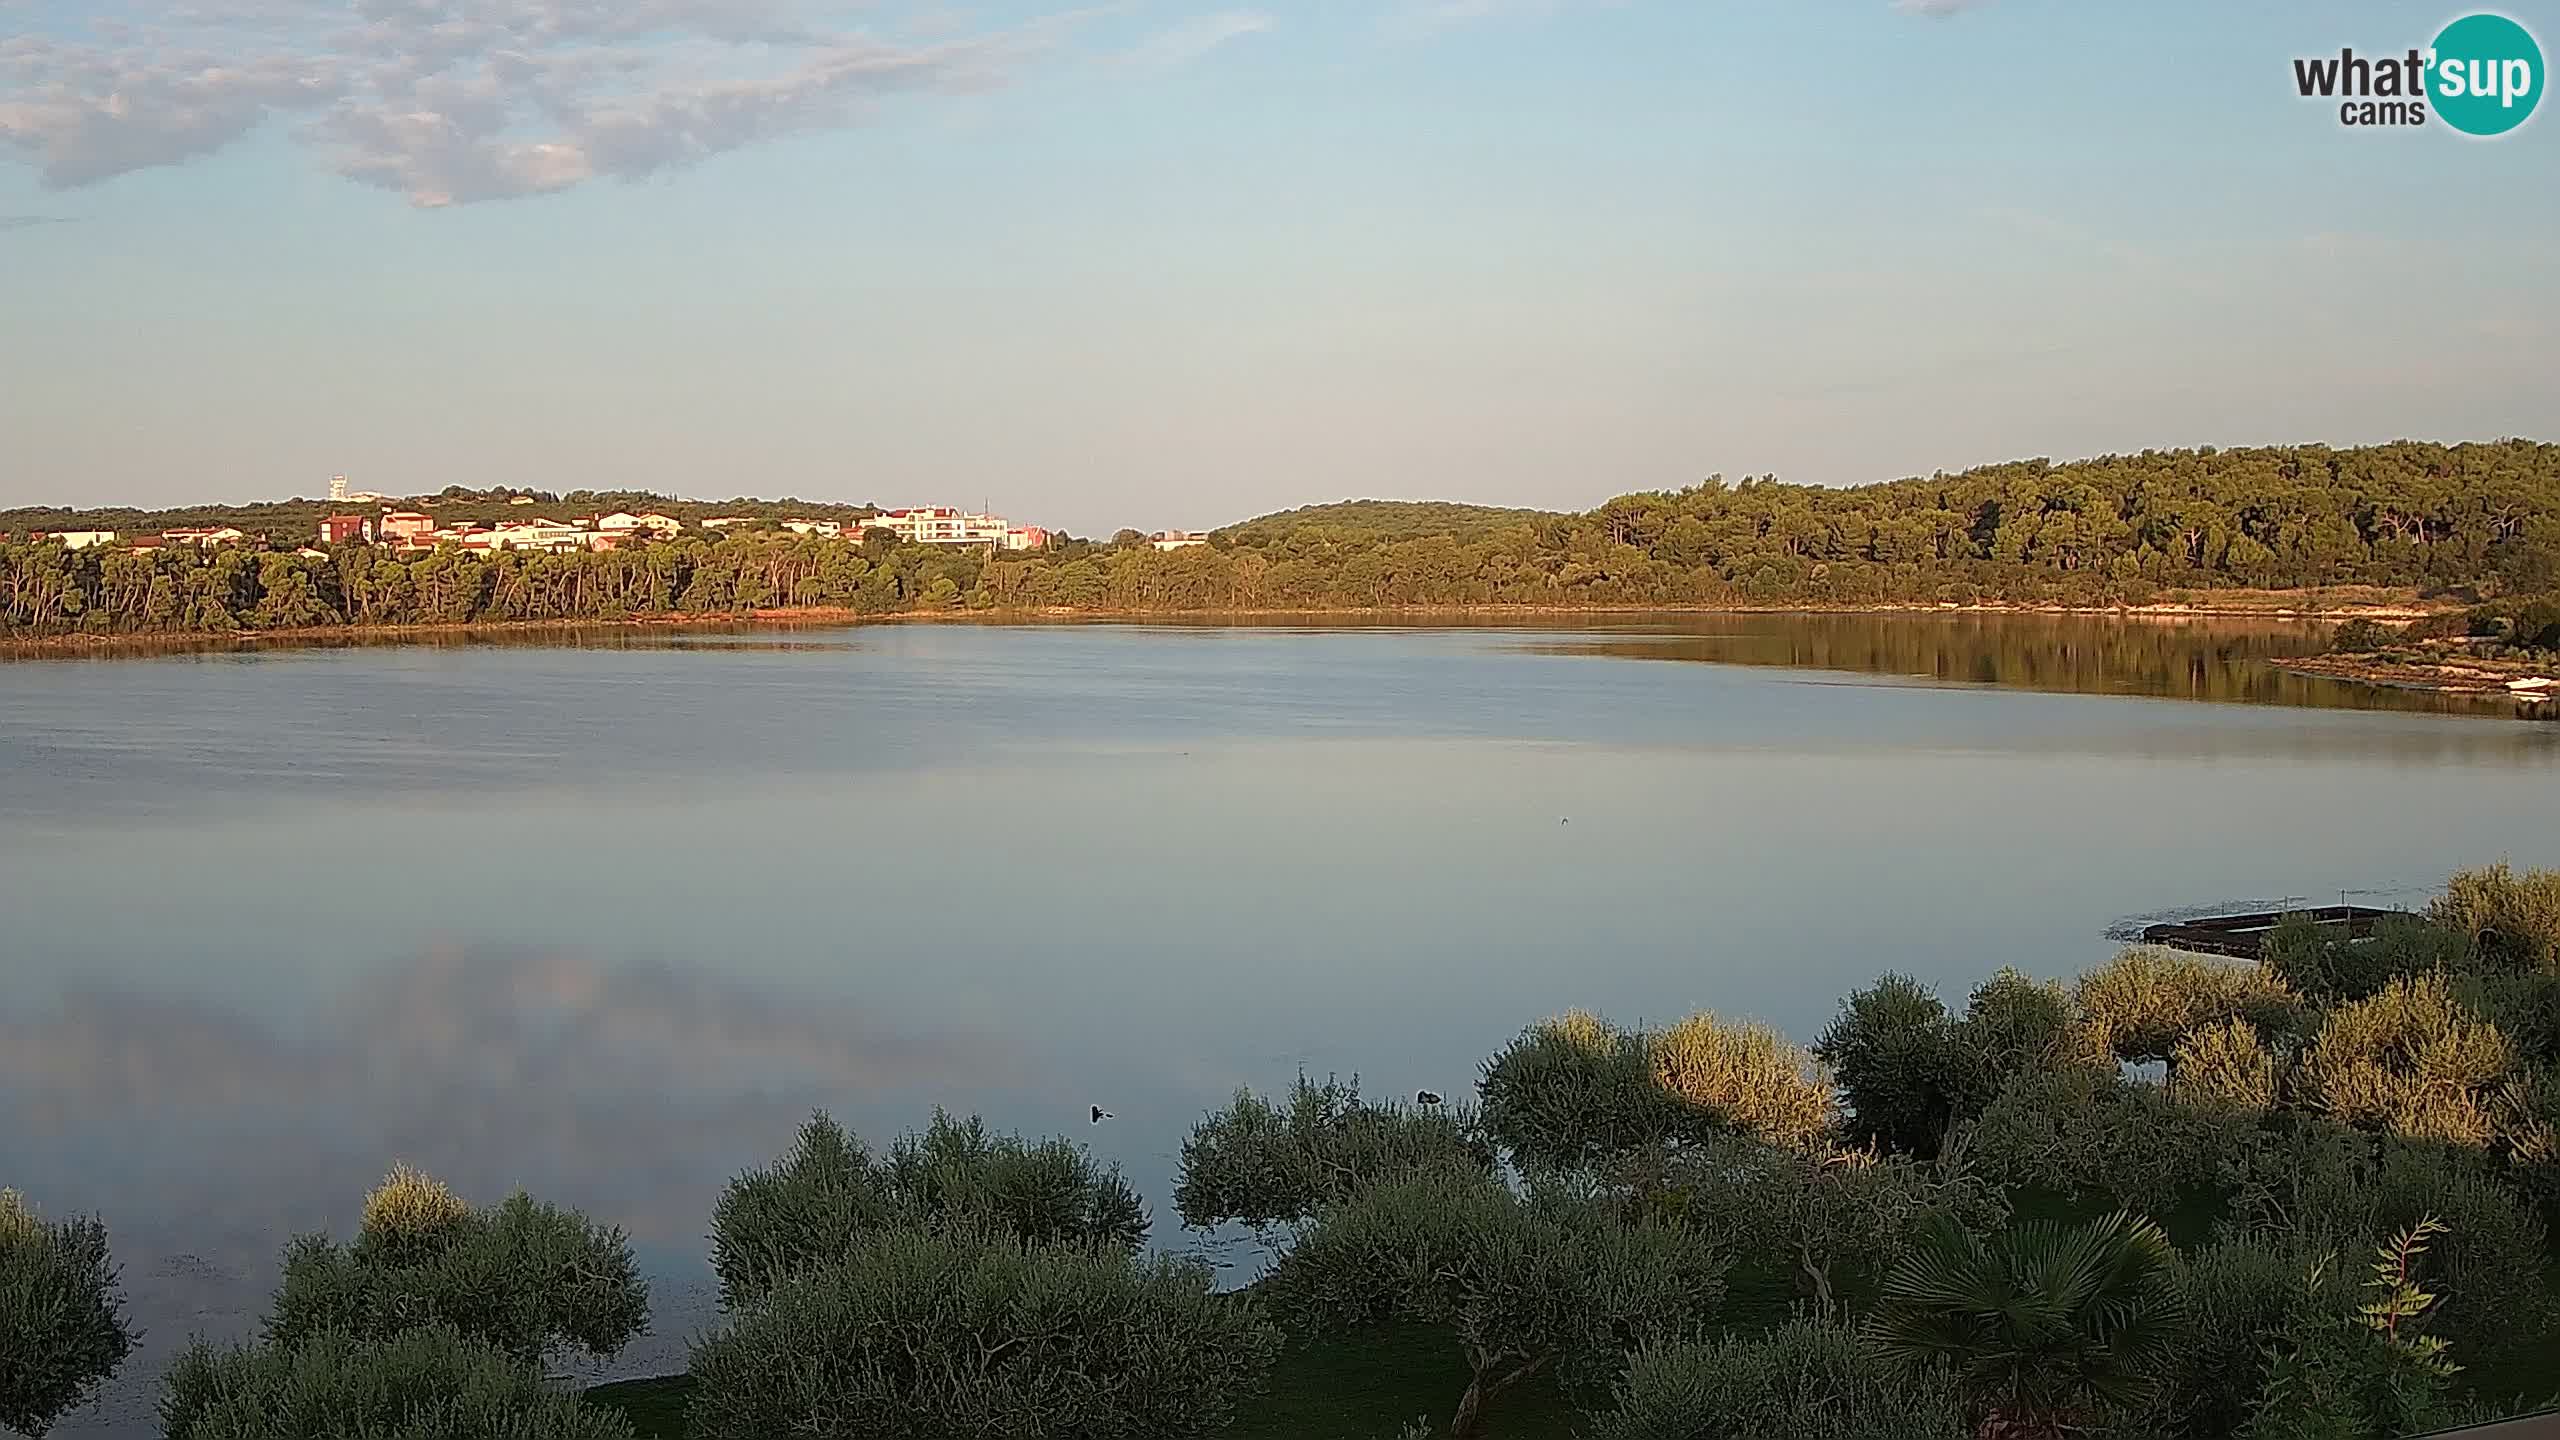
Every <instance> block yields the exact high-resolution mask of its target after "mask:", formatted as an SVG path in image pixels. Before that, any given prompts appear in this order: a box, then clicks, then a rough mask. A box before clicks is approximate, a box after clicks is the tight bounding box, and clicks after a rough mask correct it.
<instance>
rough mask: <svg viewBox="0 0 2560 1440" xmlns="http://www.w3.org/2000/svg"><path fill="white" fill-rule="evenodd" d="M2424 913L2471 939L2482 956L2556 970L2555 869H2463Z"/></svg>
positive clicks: (2559, 916) (2558, 910)
mask: <svg viewBox="0 0 2560 1440" xmlns="http://www.w3.org/2000/svg"><path fill="white" fill-rule="evenodd" d="M2428 914H2429V916H2430V917H2431V918H2433V919H2434V920H2436V921H2437V922H2438V923H2440V924H2444V925H2447V926H2450V927H2452V928H2453V929H2456V930H2459V931H2461V932H2462V933H2463V934H2465V935H2468V936H2470V937H2471V939H2472V942H2473V943H2474V944H2475V945H2476V946H2477V947H2478V948H2479V950H2480V951H2481V953H2482V955H2483V956H2484V958H2487V959H2490V960H2493V961H2496V962H2500V963H2503V964H2507V965H2511V966H2515V967H2519V968H2525V969H2534V970H2542V971H2546V972H2560V870H2529V871H2526V872H2525V873H2524V874H2522V875H2518V874H2516V873H2515V872H2514V871H2513V870H2510V869H2508V868H2507V867H2506V866H2505V865H2491V866H2488V867H2486V868H2483V869H2479V870H2465V871H2462V872H2461V873H2459V874H2457V875H2455V876H2454V877H2453V878H2452V879H2450V880H2448V881H2447V882H2446V883H2445V892H2444V894H2443V896H2442V897H2440V898H2439V899H2438V900H2437V901H2436V902H2435V904H2434V905H2433V906H2432V907H2430V909H2429V910H2428Z"/></svg>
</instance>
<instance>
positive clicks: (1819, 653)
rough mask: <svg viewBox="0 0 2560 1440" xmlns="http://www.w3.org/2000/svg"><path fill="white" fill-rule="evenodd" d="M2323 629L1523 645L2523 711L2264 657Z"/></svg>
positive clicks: (1758, 623) (1680, 638)
mask: <svg viewBox="0 0 2560 1440" xmlns="http://www.w3.org/2000/svg"><path fill="white" fill-rule="evenodd" d="M2330 628H2331V627H2329V626H2327V625H2323V624H2317V623H2313V622H2307V621H2305V622H2268V621H2243V620H2230V619H2178V620H2168V619H2152V618H2139V619H2137V618H2115V617H2108V616H2090V615H1975V614H1953V615H1946V614H1938V615H1933V614H1893V613H1888V614H1842V615H1719V616H1696V617H1667V618H1663V619H1659V620H1654V621H1649V622H1644V623H1642V624H1640V625H1639V626H1638V627H1637V629H1638V633H1628V634H1611V635H1605V636H1593V637H1591V638H1588V639H1583V638H1577V639H1574V640H1571V641H1568V642H1563V643H1552V642H1533V643H1531V644H1530V645H1528V646H1526V647H1524V648H1527V649H1529V650H1531V651H1533V652H1536V653H1545V654H1568V655H1570V654H1582V655H1592V654H1597V655H1606V656H1612V657H1616V658H1619V659H1629V660H1688V661H1703V662H1709V663H1714V664H1720V665H1762V666H1777V667H1782V668H1789V669H1817V670H1843V671H1849V672H1853V673H1857V674H1867V675H1892V676H1897V677H1902V678H1906V679H1913V680H1924V681H1935V682H1939V683H1943V684H1958V685H1997V686H2007V687H2010V688H2014V689H2024V690H2047V691H2058V692H2064V693H2069V694H2079V695H2147V696H2157V697H2163V698H2172V699H2180V700H2214V701H2230V702H2242V703H2248V704H2258V705H2298V706H2318V707H2322V708H2333V709H2349V710H2404V711H2435V712H2440V713H2467V714H2495V715H2517V716H2520V717H2523V718H2532V717H2533V714H2534V711H2533V708H2532V707H2528V706H2519V705H2517V704H2516V703H2515V702H2513V701H2510V700H2506V699H2503V698H2498V697H2488V696H2458V695H2432V694H2427V693H2423V692H2418V691H2408V690H2393V689H2386V688H2382V687H2378V686H2369V685H2350V684H2346V683H2343V682H2340V681H2336V680H2328V679H2322V678H2320V677H2317V676H2307V675H2294V674H2290V673H2287V672H2285V671H2283V670H2279V669H2277V668H2275V662H2276V661H2279V660H2286V659H2291V658H2294V657H2297V656H2302V655H2311V654H2317V653H2319V652H2320V651H2321V650H2322V649H2323V648H2325V647H2326V645H2327V643H2328V632H2329V630H2330Z"/></svg>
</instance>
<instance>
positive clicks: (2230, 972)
mask: <svg viewBox="0 0 2560 1440" xmlns="http://www.w3.org/2000/svg"><path fill="white" fill-rule="evenodd" d="M2077 995H2078V1000H2079V1005H2080V1013H2081V1015H2082V1017H2083V1018H2084V1019H2085V1021H2086V1022H2087V1024H2088V1025H2089V1026H2090V1027H2091V1028H2092V1029H2093V1030H2094V1031H2095V1032H2096V1034H2097V1035H2098V1036H2100V1037H2102V1038H2103V1041H2104V1043H2105V1046H2106V1048H2107V1050H2108V1051H2109V1052H2110V1053H2112V1054H2113V1055H2115V1057H2116V1058H2117V1059H2120V1060H2133V1061H2143V1060H2168V1059H2170V1058H2172V1057H2173V1056H2174V1055H2175V1053H2176V1051H2177V1048H2178V1042H2179V1041H2181V1040H2184V1039H2185V1038H2187V1037H2188V1036H2189V1035H2192V1034H2194V1033H2195V1032H2196V1031H2198V1030H2202V1029H2204V1028H2205V1027H2207V1026H2209V1025H2219V1024H2222V1023H2223V1022H2224V1021H2227V1020H2246V1021H2248V1022H2249V1023H2250V1024H2251V1025H2254V1026H2256V1027H2257V1028H2258V1030H2259V1031H2260V1032H2261V1033H2264V1034H2270V1035H2276V1034H2287V1033H2290V1032H2291V1031H2292V1030H2293V1028H2294V1026H2295V1024H2296V1023H2297V1020H2298V1014H2299V1010H2300V1005H2301V1002H2300V1000H2299V999H2298V997H2296V996H2295V995H2294V994H2293V992H2292V991H2290V990H2288V989H2286V988H2285V986H2284V984H2283V982H2281V981H2279V980H2278V979H2277V978H2276V977H2275V976H2274V975H2272V974H2270V973H2268V972H2267V971H2265V970H2263V969H2261V968H2260V967H2258V966H2255V965H2250V964H2246V963H2241V962H2234V961H2230V960H2222V959H2217V958H2214V957H2212V956H2206V955H2189V954H2186V953H2184V952H2182V951H2176V950H2156V949H2134V950H2127V951H2125V952H2124V953H2123V954H2121V955H2119V956H2117V957H2116V958H2115V959H2114V960H2112V961H2110V962H2108V963H2107V964H2105V965H2101V966H2099V967H2098V968H2097V969H2095V970H2092V971H2090V972H2089V973H2088V974H2086V975H2083V976H2081V977H2080V984H2079V986H2078V991H2077Z"/></svg>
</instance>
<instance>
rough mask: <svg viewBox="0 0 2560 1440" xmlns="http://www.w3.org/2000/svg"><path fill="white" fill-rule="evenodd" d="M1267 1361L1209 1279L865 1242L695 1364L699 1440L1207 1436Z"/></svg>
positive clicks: (992, 1249) (910, 1232)
mask: <svg viewBox="0 0 2560 1440" xmlns="http://www.w3.org/2000/svg"><path fill="white" fill-rule="evenodd" d="M1278 1347H1279V1336H1278V1334H1277V1332H1276V1331H1274V1330H1273V1329H1271V1327H1269V1326H1268V1325H1266V1324H1264V1323H1263V1321H1262V1320H1261V1319H1260V1318H1259V1316H1258V1313H1257V1311H1256V1309H1255V1308H1254V1306H1253V1305H1252V1304H1251V1303H1249V1302H1246V1301H1243V1300H1240V1299H1238V1298H1236V1297H1232V1296H1221V1295H1218V1294H1215V1293H1213V1292H1212V1290H1211V1287H1210V1283H1209V1276H1208V1272H1207V1270H1206V1269H1205V1267H1202V1266H1199V1265H1197V1264H1188V1263H1183V1262H1178V1261H1175V1260H1171V1259H1166V1258H1155V1259H1146V1260H1141V1259H1138V1258H1135V1257H1132V1256H1130V1255H1128V1254H1125V1253H1123V1252H1121V1251H1119V1250H1116V1249H1112V1248H1109V1247H1097V1246H1091V1245H1078V1246H1038V1245H1029V1244H1024V1243H1022V1242H1021V1241H1019V1240H1016V1239H1014V1238H1012V1237H1008V1236H987V1235H971V1234H967V1233H962V1232H959V1231H956V1230H953V1229H951V1228H948V1227H943V1228H937V1229H925V1228H920V1227H893V1228H890V1229H886V1230H879V1231H873V1232H870V1233H868V1234H866V1235H865V1236H864V1237H863V1238H862V1239H861V1240H860V1241H859V1242H858V1243H856V1244H854V1245H853V1246H851V1248H849V1249H848V1250H847V1251H845V1252H844V1253H843V1254H842V1255H840V1256H838V1257H837V1258H836V1259H835V1260H834V1261H833V1263H831V1264H828V1265H826V1266H824V1267H820V1268H816V1269H812V1270H807V1271H803V1272H801V1273H798V1274H796V1275H793V1276H791V1277H789V1278H786V1279H783V1280H781V1281H780V1282H779V1283H777V1284H776V1285H774V1286H773V1287H772V1288H771V1289H770V1290H768V1291H767V1292H766V1293H765V1294H764V1295H763V1298H762V1300H761V1302H760V1303H759V1304H758V1305H757V1306H755V1307H754V1308H753V1309H752V1310H750V1311H748V1312H746V1313H745V1314H744V1315H743V1316H742V1317H740V1318H739V1319H738V1320H737V1321H736V1322H735V1323H733V1324H731V1325H730V1326H729V1327H728V1328H727V1329H725V1330H722V1331H720V1332H718V1333H715V1334H713V1335H711V1336H709V1337H707V1338H705V1339H704V1340H702V1341H701V1342H700V1343H698V1344H697V1345H696V1346H695V1347H694V1350H693V1361H692V1374H693V1379H694V1382H695V1386H696V1389H695V1393H694V1399H693V1401H692V1405H691V1410H690V1414H689V1417H688V1418H689V1425H688V1433H689V1434H691V1435H693V1436H694V1437H696V1440H770V1437H773V1436H779V1435H825V1436H828V1437H831V1440H980V1437H984V1436H989V1435H1004V1436H1018V1437H1023V1440H1117V1437H1123V1436H1134V1435H1145V1436H1154V1437H1163V1440H1188V1437H1198V1436H1209V1435H1215V1434H1217V1433H1219V1432H1221V1431H1222V1430H1224V1429H1225V1428H1226V1427H1227V1425H1228V1423H1229V1422H1230V1421H1231V1420H1232V1419H1233V1418H1234V1417H1235V1415H1236V1413H1237V1410H1238V1409H1239V1407H1241V1406H1242V1405H1244V1404H1246V1403H1248V1402H1249V1401H1250V1400H1251V1399H1252V1398H1253V1397H1254V1396H1255V1395H1256V1394H1257V1393H1259V1391H1260V1390H1261V1388H1262V1385H1263V1382H1264V1379H1265V1377H1266V1376H1267V1374H1268V1372H1269V1369H1270V1366H1271V1361H1272V1358H1273V1356H1274V1354H1275V1353H1276V1352H1277V1350H1278Z"/></svg>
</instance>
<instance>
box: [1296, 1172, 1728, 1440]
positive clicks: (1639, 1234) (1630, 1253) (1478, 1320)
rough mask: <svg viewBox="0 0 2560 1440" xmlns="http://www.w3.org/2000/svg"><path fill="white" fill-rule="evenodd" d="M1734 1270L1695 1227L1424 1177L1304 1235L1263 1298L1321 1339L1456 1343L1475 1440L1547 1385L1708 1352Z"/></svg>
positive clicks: (1386, 1189) (1458, 1424) (1401, 1181)
mask: <svg viewBox="0 0 2560 1440" xmlns="http://www.w3.org/2000/svg"><path fill="white" fill-rule="evenodd" d="M1726 1268H1727V1262H1726V1260H1725V1258H1724V1256H1723V1255H1722V1254H1720V1253H1718V1251H1717V1250H1716V1249H1715V1248H1713V1247H1712V1246H1711V1245H1710V1244H1709V1243H1708V1242H1707V1241H1706V1240H1705V1239H1704V1237H1703V1236H1702V1235H1701V1234H1700V1233H1699V1232H1698V1230H1696V1229H1695V1228H1693V1227H1689V1226H1684V1225H1665V1224H1655V1223H1650V1222H1638V1223H1629V1222H1628V1221H1626V1220H1625V1219H1623V1218H1622V1216H1621V1215H1620V1213H1619V1212H1618V1210H1617V1209H1616V1208H1615V1207H1614V1206H1612V1205H1610V1204H1608V1203H1606V1202H1604V1201H1601V1200H1599V1199H1595V1198H1593V1197H1590V1196H1587V1195H1577V1194H1569V1193H1564V1192H1561V1191H1559V1190H1557V1189H1554V1188H1548V1187H1540V1188H1536V1189H1533V1190H1532V1191H1531V1192H1530V1193H1529V1194H1527V1195H1522V1194H1519V1193H1516V1192H1514V1191H1513V1190H1511V1189H1510V1188H1509V1187H1507V1186H1505V1185H1503V1184H1502V1183H1501V1182H1500V1181H1498V1180H1495V1179H1492V1178H1489V1177H1487V1176H1484V1175H1482V1174H1478V1173H1475V1172H1472V1171H1456V1172H1420V1173H1415V1174H1411V1175H1406V1176H1403V1177H1400V1178H1397V1179H1393V1180H1389V1181H1386V1182H1384V1183H1382V1184H1379V1185H1376V1186H1373V1187H1371V1188H1370V1189H1368V1190H1367V1191H1365V1192H1363V1193H1362V1194H1360V1195H1359V1196H1357V1197H1355V1198H1354V1199H1352V1200H1349V1201H1346V1202H1344V1203H1342V1204H1338V1205H1333V1206H1329V1207H1327V1208H1326V1209H1324V1210H1323V1211H1321V1212H1320V1213H1319V1215H1318V1216H1317V1218H1316V1220H1315V1221H1314V1222H1312V1223H1311V1224H1306V1225H1301V1226H1299V1227H1298V1228H1297V1230H1296V1232H1295V1234H1294V1236H1293V1243H1292V1245H1291V1247H1290V1250H1289V1253H1288V1254H1287V1256H1286V1257H1284V1258H1283V1259H1282V1260H1281V1261H1280V1263H1279V1265H1278V1266H1277V1267H1275V1268H1274V1269H1273V1271H1272V1273H1271V1274H1270V1275H1269V1276H1268V1277H1267V1278H1266V1279H1265V1280H1264V1282H1263V1284H1262V1286H1261V1293H1262V1294H1264V1295H1265V1296H1267V1297H1268V1299H1269V1300H1270V1303H1271V1305H1272V1306H1273V1308H1274V1309H1275V1310H1276V1311H1278V1312H1279V1314H1280V1315H1281V1316H1282V1318H1283V1319H1284V1320H1285V1321H1287V1322H1288V1323H1290V1324H1291V1325H1293V1326H1295V1327H1298V1328H1300V1329H1303V1330H1308V1331H1314V1332H1317V1333H1329V1332H1333V1331H1337V1330H1341V1329H1349V1328H1360V1327H1368V1326H1378V1325H1385V1324H1390V1323H1405V1324H1416V1325H1425V1326H1432V1327H1436V1328H1440V1329H1444V1330H1446V1331H1447V1332H1448V1333H1449V1334H1450V1336H1451V1338H1452V1339H1453V1340H1454V1341H1455V1342H1456V1344H1457V1347H1458V1349H1459V1351H1460V1353H1461V1354H1462V1355H1463V1356H1464V1357H1465V1359H1466V1362H1467V1367H1468V1372H1469V1378H1468V1383H1467V1387H1466V1390H1465V1392H1464V1393H1463V1394H1462V1395H1460V1396H1459V1397H1457V1403H1456V1409H1455V1410H1454V1412H1453V1413H1452V1415H1451V1417H1450V1420H1449V1425H1448V1433H1449V1434H1450V1435H1452V1436H1457V1437H1464V1436H1470V1435H1474V1434H1476V1433H1478V1431H1479V1430H1480V1428H1481V1427H1482V1425H1483V1424H1484V1421H1485V1416H1486V1413H1487V1407H1488V1406H1490V1405H1491V1404H1492V1403H1493V1402H1495V1401H1496V1400H1497V1399H1498V1398H1499V1397H1500V1396H1502V1395H1503V1394H1504V1393H1506V1392H1508V1391H1510V1390H1511V1389H1512V1388H1513V1387H1514V1386H1516V1385H1518V1384H1519V1383H1521V1382H1522V1381H1524V1380H1527V1379H1530V1378H1531V1377H1533V1376H1537V1375H1541V1374H1548V1373H1560V1374H1562V1375H1563V1376H1564V1378H1566V1379H1567V1380H1568V1381H1570V1382H1574V1383H1580V1384H1587V1385H1605V1384H1607V1383H1609V1382H1611V1381H1613V1380H1614V1379H1615V1378H1616V1372H1617V1370H1618V1368H1619V1367H1620V1366H1621V1365H1622V1364H1623V1361H1624V1357H1625V1356H1626V1355H1627V1354H1628V1353H1629V1352H1630V1351H1633V1350H1636V1349H1638V1348H1640V1347H1642V1346H1645V1345H1649V1344H1666V1343H1671V1342H1675V1341H1682V1340H1694V1339H1699V1338H1702V1336H1703V1335H1704V1334H1705V1332H1706V1329H1707V1327H1708V1326H1709V1325H1711V1324H1712V1322H1713V1320H1714V1317H1715V1312H1716V1309H1717V1307H1718V1306H1719V1305H1720V1304H1721V1303H1722V1300H1723V1297H1724V1276H1725V1270H1726Z"/></svg>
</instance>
